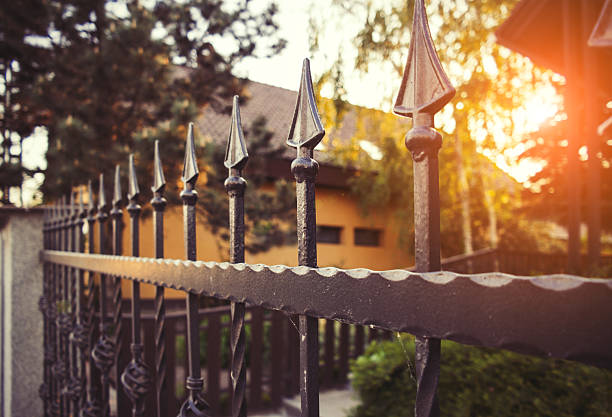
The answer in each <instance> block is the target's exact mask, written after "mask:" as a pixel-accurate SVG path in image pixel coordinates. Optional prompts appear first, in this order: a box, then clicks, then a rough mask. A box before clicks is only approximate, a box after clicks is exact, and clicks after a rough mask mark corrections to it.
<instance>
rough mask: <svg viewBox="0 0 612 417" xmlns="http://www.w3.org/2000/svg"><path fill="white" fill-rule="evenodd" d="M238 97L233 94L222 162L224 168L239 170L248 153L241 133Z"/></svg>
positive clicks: (244, 162)
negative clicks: (223, 160) (230, 117)
mask: <svg viewBox="0 0 612 417" xmlns="http://www.w3.org/2000/svg"><path fill="white" fill-rule="evenodd" d="M238 99H239V98H238V96H234V102H233V106H232V122H231V125H230V132H229V138H228V140H227V148H226V149H225V162H224V164H225V166H226V168H229V169H231V168H234V169H237V170H241V169H242V168H243V167H244V165H245V164H246V162H247V160H248V159H249V153H248V152H247V148H246V143H245V142H244V135H243V133H242V122H241V120H240V106H239V104H238Z"/></svg>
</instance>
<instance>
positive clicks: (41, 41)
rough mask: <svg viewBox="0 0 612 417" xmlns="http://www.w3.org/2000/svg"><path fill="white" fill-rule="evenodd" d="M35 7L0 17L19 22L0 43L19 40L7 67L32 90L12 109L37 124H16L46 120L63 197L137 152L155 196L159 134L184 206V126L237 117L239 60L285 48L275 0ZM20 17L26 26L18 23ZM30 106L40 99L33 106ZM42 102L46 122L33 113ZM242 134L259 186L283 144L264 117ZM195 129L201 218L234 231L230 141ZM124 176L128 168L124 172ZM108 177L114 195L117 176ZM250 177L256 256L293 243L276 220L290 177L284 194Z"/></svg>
mask: <svg viewBox="0 0 612 417" xmlns="http://www.w3.org/2000/svg"><path fill="white" fill-rule="evenodd" d="M30 3H32V7H31V9H30V19H25V20H24V19H22V18H20V17H22V14H23V13H22V12H23V5H22V4H17V3H16V4H15V6H11V7H9V8H7V9H3V10H2V12H1V15H0V16H2V18H3V20H2V21H3V22H10V23H11V26H10V28H7V30H6V31H5V30H4V29H5V28H4V27H2V29H0V35H2V37H1V39H3V40H5V39H6V43H10V48H8V49H6V50H3V53H4V52H7V51H9V50H10V51H11V53H12V55H10V54H9V55H10V56H9V55H7V56H6V57H4V56H0V59H2V60H1V61H0V69H4V70H6V71H9V70H10V68H9V69H6V68H5V67H6V65H7V62H8V63H12V64H11V65H13V66H14V67H16V68H19V71H13V72H15V74H16V75H15V76H13V78H14V79H15V80H14V81H13V84H15V83H16V82H17V81H20V80H21V79H22V78H23V80H24V82H23V84H20V90H19V91H20V92H23V93H24V94H25V93H28V95H27V97H25V96H23V94H22V95H18V94H16V93H15V94H14V95H13V96H11V97H13V99H15V100H19V101H18V102H17V103H16V106H15V109H17V108H18V106H19V105H20V106H21V113H24V112H25V113H24V114H23V115H22V116H21V119H23V120H28V121H29V122H30V123H29V125H28V129H29V130H28V129H25V128H19V127H18V126H17V125H15V124H14V125H12V128H13V129H14V130H19V133H20V134H21V135H22V136H24V135H27V134H30V133H31V130H32V129H33V128H34V126H36V125H37V124H44V125H45V126H46V128H47V132H48V143H49V146H48V151H47V154H46V159H47V169H46V174H45V179H44V183H43V185H42V191H43V193H44V196H45V199H46V200H54V199H56V198H57V197H59V196H61V195H65V194H67V193H68V192H69V191H70V190H71V189H72V188H73V187H74V186H77V185H80V184H83V183H84V182H86V181H87V180H89V179H91V180H93V181H94V187H96V186H97V184H95V181H96V180H97V178H98V175H99V174H100V173H105V174H106V175H110V174H111V173H112V172H113V169H114V165H115V164H121V165H122V166H124V167H125V166H126V165H127V160H128V156H127V155H128V153H134V154H135V162H136V169H137V174H138V178H139V179H140V182H141V186H140V189H141V192H142V196H141V199H142V201H147V200H148V199H150V198H151V192H150V189H149V187H148V186H147V184H150V182H149V181H150V179H151V177H152V163H153V143H154V141H155V140H159V141H160V150H161V157H162V161H163V163H164V173H165V177H166V180H167V186H166V193H165V194H166V198H167V199H168V201H169V203H170V204H177V203H178V204H180V200H179V192H180V188H181V186H182V184H181V182H180V175H181V169H182V161H183V154H184V143H185V138H186V134H187V128H186V127H187V124H188V123H189V122H192V121H195V120H196V118H197V117H198V115H199V114H200V113H201V111H202V109H203V108H205V107H207V106H210V107H212V108H213V109H214V110H216V111H219V112H227V113H229V111H230V109H231V97H232V96H233V95H234V94H240V92H241V90H242V87H243V80H240V79H237V78H236V77H235V76H234V75H233V74H232V68H233V66H234V64H235V63H236V62H238V61H239V60H241V59H243V58H246V57H257V56H269V55H273V54H275V53H277V52H278V51H280V50H281V49H282V48H283V46H284V44H285V41H284V40H282V39H279V38H278V36H277V34H276V31H277V29H278V27H277V24H276V20H275V18H276V13H277V8H276V5H275V4H274V3H273V2H270V3H269V4H268V5H267V6H266V5H265V4H262V5H257V7H254V6H253V5H252V4H251V3H250V2H249V1H241V2H230V1H220V0H187V1H181V2H175V1H163V0H162V1H156V2H144V3H143V2H139V1H137V0H128V1H125V2H114V1H105V0H103V1H94V0H85V1H72V0H56V1H51V2H36V1H32V2H30ZM262 6H263V7H262ZM34 11H36V12H34ZM13 21H15V22H19V23H15V24H14V25H13ZM13 26H15V27H13ZM22 26H24V27H22ZM9 29H10V30H9ZM5 32H6V33H7V34H6V37H5ZM9 35H10V36H9ZM220 40H221V41H222V42H221V43H222V44H223V45H224V46H223V48H222V50H217V49H215V47H214V46H213V45H217V44H218V43H217V42H219V41H220ZM11 48H12V49H11ZM35 63H39V64H38V65H34V64H35ZM6 71H5V72H6ZM5 75H6V74H5ZM5 84H6V83H5ZM16 86H17V85H16ZM26 86H28V88H27V89H26ZM22 90H23V91H22ZM0 92H2V91H1V89H0ZM2 94H4V92H2ZM4 95H5V96H6V97H8V95H7V94H4ZM22 96H23V97H22ZM28 100H29V101H28ZM26 102H27V103H29V102H32V103H34V104H35V105H36V106H35V107H33V106H27V107H25V104H26ZM26 110H27V111H26ZM34 110H36V111H38V112H39V113H42V114H44V116H45V117H44V119H43V120H41V118H40V117H38V118H35V117H34V116H36V115H37V114H38V113H34ZM21 113H19V114H17V113H16V114H15V117H17V116H18V115H20V114H21ZM247 128H248V129H247ZM245 130H250V132H248V134H247V136H248V140H249V152H250V153H251V155H253V156H255V158H253V159H252V161H251V163H250V164H249V167H248V168H247V170H248V172H249V174H252V175H249V177H248V179H249V181H250V182H251V183H252V184H253V183H256V182H257V181H260V180H256V179H255V177H256V176H257V175H260V176H261V175H263V171H262V169H261V167H259V169H257V168H256V167H255V165H257V162H254V160H256V159H257V156H260V157H266V156H268V155H276V154H279V152H280V151H279V149H278V147H276V148H273V147H272V146H271V145H270V139H271V136H272V135H271V134H270V132H268V131H267V130H266V128H265V120H258V121H256V122H255V123H253V125H252V126H250V127H248V126H245ZM228 131H229V126H228ZM195 133H196V143H197V144H198V145H199V147H200V148H199V149H198V150H197V153H198V162H199V167H200V170H201V171H202V172H203V175H201V178H202V180H201V182H200V183H201V184H202V183H204V182H206V181H207V185H208V188H207V189H205V190H203V191H202V190H201V187H199V185H200V184H198V191H199V192H200V194H201V198H200V202H199V204H198V209H199V210H200V212H201V213H200V214H201V215H200V216H199V218H200V219H201V220H202V219H206V220H204V221H205V222H206V223H207V224H208V225H209V226H211V229H212V230H213V232H215V233H221V234H226V233H227V221H228V219H227V209H226V208H227V194H226V192H225V190H224V189H223V181H224V179H225V177H226V176H227V170H226V169H225V168H223V154H224V151H225V146H222V145H221V146H220V145H218V144H217V143H216V142H214V141H213V142H211V143H206V144H202V143H199V140H198V139H199V135H200V134H201V132H197V129H196V132H195ZM215 139H216V140H217V138H215ZM9 168H13V166H8V165H7V166H6V167H0V180H1V181H4V182H5V183H9V182H10V183H11V184H12V183H15V181H16V180H15V178H16V177H17V179H19V178H18V177H19V175H17V176H16V175H14V173H13V171H15V170H14V169H12V170H11V169H9ZM204 173H205V174H204ZM17 174H19V172H18V173H17ZM123 175H124V177H126V176H127V169H123ZM9 180H10V181H9ZM262 180H263V177H262ZM124 181H125V178H124ZM107 184H108V189H107V194H109V193H110V192H111V189H110V188H111V187H112V181H107ZM253 185H255V187H252V189H251V190H250V192H249V193H248V194H247V201H246V213H247V216H248V218H249V223H248V224H247V230H248V233H249V238H248V239H247V245H248V250H250V251H251V252H258V251H262V250H266V249H268V248H269V247H270V245H273V244H281V243H284V242H285V241H286V233H285V232H286V231H282V230H280V228H279V226H278V223H276V222H273V221H272V220H271V218H272V216H277V217H280V221H281V222H282V220H283V219H285V218H288V217H287V216H290V215H291V213H292V208H291V206H289V205H288V201H289V200H290V197H291V196H292V194H291V191H290V190H289V186H288V185H287V184H278V187H279V192H280V194H279V196H278V197H270V196H269V195H264V194H262V193H260V192H256V191H255V188H256V186H257V185H259V184H253ZM293 205H294V204H293ZM144 214H145V215H146V214H147V213H146V212H145V213H144Z"/></svg>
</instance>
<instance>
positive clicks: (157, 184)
mask: <svg viewBox="0 0 612 417" xmlns="http://www.w3.org/2000/svg"><path fill="white" fill-rule="evenodd" d="M153 171H154V172H153V187H151V191H153V199H152V200H151V205H152V206H153V242H154V245H155V257H156V258H163V257H164V210H165V208H166V199H165V198H164V188H165V187H166V179H165V178H164V170H163V167H162V163H161V158H160V156H159V140H156V141H155V155H154V168H153ZM172 342H173V343H174V340H172ZM155 382H156V387H155V388H156V390H155V404H156V412H157V417H166V414H167V409H168V407H167V404H168V401H169V398H170V395H171V396H172V398H174V393H173V392H168V387H167V384H166V303H165V299H164V287H162V286H161V285H160V286H157V287H155Z"/></svg>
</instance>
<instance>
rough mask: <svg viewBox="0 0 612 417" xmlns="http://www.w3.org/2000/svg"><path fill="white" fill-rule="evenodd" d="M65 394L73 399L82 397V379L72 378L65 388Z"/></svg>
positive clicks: (76, 399)
mask: <svg viewBox="0 0 612 417" xmlns="http://www.w3.org/2000/svg"><path fill="white" fill-rule="evenodd" d="M63 394H64V395H66V396H67V397H68V398H70V399H71V400H72V401H78V400H79V398H81V381H80V380H78V379H76V378H72V379H70V380H69V381H68V383H67V384H66V387H65V388H64V392H63Z"/></svg>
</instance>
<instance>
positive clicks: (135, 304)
mask: <svg viewBox="0 0 612 417" xmlns="http://www.w3.org/2000/svg"><path fill="white" fill-rule="evenodd" d="M128 169H129V189H128V198H129V204H128V206H127V210H128V213H129V214H130V235H131V246H132V254H131V255H132V256H134V257H136V256H140V241H139V232H140V230H139V229H140V228H139V226H140V223H139V222H140V211H141V207H140V205H139V204H138V196H139V195H140V188H139V187H138V180H137V178H136V167H134V154H130V160H129V167H128ZM131 349H132V360H131V361H130V363H129V364H128V366H127V367H126V368H125V370H124V371H123V374H122V375H121V383H122V384H123V387H124V388H125V391H126V393H127V394H128V396H129V397H130V400H132V415H133V417H139V416H144V411H145V410H144V399H145V396H146V395H147V393H148V392H149V387H150V385H151V373H150V371H149V368H148V367H147V365H146V364H145V363H144V359H143V351H142V343H141V338H140V283H139V282H138V281H132V346H131ZM118 365H119V364H117V366H118Z"/></svg>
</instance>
